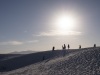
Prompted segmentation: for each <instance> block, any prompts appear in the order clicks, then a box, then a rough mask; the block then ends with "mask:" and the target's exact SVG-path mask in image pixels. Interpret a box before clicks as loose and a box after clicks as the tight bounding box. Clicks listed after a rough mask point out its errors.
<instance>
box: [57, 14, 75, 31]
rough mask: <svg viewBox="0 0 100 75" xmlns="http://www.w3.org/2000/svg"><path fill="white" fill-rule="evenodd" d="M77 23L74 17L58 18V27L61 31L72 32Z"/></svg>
mask: <svg viewBox="0 0 100 75" xmlns="http://www.w3.org/2000/svg"><path fill="white" fill-rule="evenodd" d="M75 23H76V22H75V19H74V17H72V16H66V15H63V16H60V17H58V20H57V27H58V29H60V30H68V31H70V30H72V29H73V28H74V26H75Z"/></svg>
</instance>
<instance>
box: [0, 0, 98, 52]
mask: <svg viewBox="0 0 100 75" xmlns="http://www.w3.org/2000/svg"><path fill="white" fill-rule="evenodd" d="M62 13H64V14H67V13H70V14H71V15H74V18H75V19H77V22H78V24H77V25H76V27H75V28H74V29H73V30H71V31H68V32H66V33H64V34H63V33H61V32H60V31H57V26H56V25H55V24H54V22H55V21H56V19H57V16H60V15H62ZM99 13H100V0H0V53H9V52H13V51H23V50H24V51H25V50H34V51H41V50H50V49H51V48H52V46H55V47H56V49H61V46H62V44H66V45H67V44H70V45H71V48H78V46H79V45H80V44H81V45H82V47H90V46H93V44H94V43H96V44H97V45H98V46H100V42H99V41H100V40H99V38H100V35H99V32H100V25H99V24H100V15H99ZM59 30H60V29H59Z"/></svg>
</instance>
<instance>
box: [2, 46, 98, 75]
mask: <svg viewBox="0 0 100 75" xmlns="http://www.w3.org/2000/svg"><path fill="white" fill-rule="evenodd" d="M0 75H100V48H88V49H83V50H80V51H76V52H71V53H69V54H67V55H66V56H64V57H63V56H60V57H57V58H53V59H51V60H49V59H47V60H45V61H42V62H38V63H35V64H31V65H29V66H26V67H23V68H20V69H17V70H13V71H9V72H4V73H1V74H0Z"/></svg>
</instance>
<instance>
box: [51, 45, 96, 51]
mask: <svg viewBox="0 0 100 75" xmlns="http://www.w3.org/2000/svg"><path fill="white" fill-rule="evenodd" d="M67 47H68V49H69V48H70V45H69V44H68V46H67ZM95 47H96V44H94V48H95ZM62 49H63V50H65V49H66V45H65V44H64V45H62ZM79 49H81V45H79ZM54 50H55V46H53V47H52V51H54Z"/></svg>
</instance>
